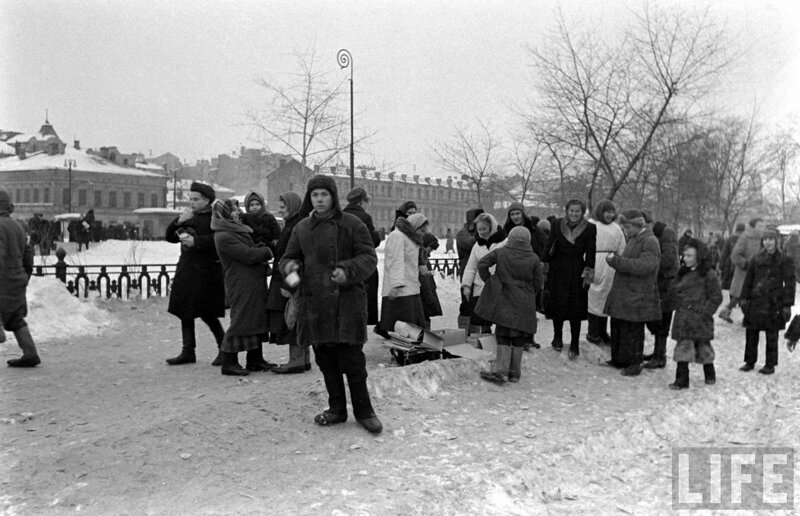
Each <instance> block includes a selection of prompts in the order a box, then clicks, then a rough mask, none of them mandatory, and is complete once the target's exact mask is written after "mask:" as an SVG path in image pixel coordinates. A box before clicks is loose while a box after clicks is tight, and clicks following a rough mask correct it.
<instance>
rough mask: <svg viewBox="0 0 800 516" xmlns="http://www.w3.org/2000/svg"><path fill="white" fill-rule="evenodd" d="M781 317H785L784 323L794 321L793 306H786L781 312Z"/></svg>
mask: <svg viewBox="0 0 800 516" xmlns="http://www.w3.org/2000/svg"><path fill="white" fill-rule="evenodd" d="M781 315H783V322H789V321H791V320H792V307H791V306H784V307H783V310H782V311H781Z"/></svg>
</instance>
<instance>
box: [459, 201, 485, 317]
mask: <svg viewBox="0 0 800 516" xmlns="http://www.w3.org/2000/svg"><path fill="white" fill-rule="evenodd" d="M481 213H483V209H482V208H471V209H469V210H467V222H466V223H465V224H464V227H462V228H461V229H459V230H458V233H456V252H457V253H458V281H461V279H462V278H463V277H464V269H465V268H466V266H467V261H469V254H470V253H471V252H472V246H474V245H475V219H476V218H478V215H480V214H481ZM471 313H472V307H471V306H470V304H469V299H465V298H464V296H463V295H462V296H461V305H460V306H459V307H458V317H459V328H461V327H462V325H464V326H463V327H465V328H466V327H467V326H469V320H468V319H469V316H470V314H471ZM465 318H466V319H467V320H466V321H463V319H465Z"/></svg>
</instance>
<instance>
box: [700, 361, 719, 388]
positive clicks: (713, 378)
mask: <svg viewBox="0 0 800 516" xmlns="http://www.w3.org/2000/svg"><path fill="white" fill-rule="evenodd" d="M703 374H705V377H706V385H714V384H715V383H717V372H716V370H715V369H714V364H713V363H711V364H703Z"/></svg>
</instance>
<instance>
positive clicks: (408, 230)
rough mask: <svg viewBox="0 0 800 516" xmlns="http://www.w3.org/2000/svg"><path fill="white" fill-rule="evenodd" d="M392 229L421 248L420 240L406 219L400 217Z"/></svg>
mask: <svg viewBox="0 0 800 516" xmlns="http://www.w3.org/2000/svg"><path fill="white" fill-rule="evenodd" d="M394 227H395V229H396V230H397V231H399V232H401V233H402V234H404V235H405V236H407V237H408V238H410V239H411V241H412V242H414V243H415V244H417V245H418V246H422V239H421V238H420V237H419V235H418V234H417V232H416V231H415V230H414V226H412V225H411V223H410V222H409V221H408V220H407V219H404V218H403V217H400V218H399V219H397V220H396V221H395V223H394Z"/></svg>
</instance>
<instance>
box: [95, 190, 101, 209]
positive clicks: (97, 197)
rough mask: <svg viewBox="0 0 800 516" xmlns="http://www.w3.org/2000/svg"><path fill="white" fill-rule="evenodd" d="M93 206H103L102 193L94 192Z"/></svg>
mask: <svg viewBox="0 0 800 516" xmlns="http://www.w3.org/2000/svg"><path fill="white" fill-rule="evenodd" d="M94 205H95V206H102V205H103V192H102V191H100V190H95V191H94Z"/></svg>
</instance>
